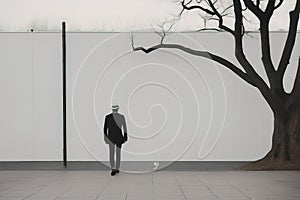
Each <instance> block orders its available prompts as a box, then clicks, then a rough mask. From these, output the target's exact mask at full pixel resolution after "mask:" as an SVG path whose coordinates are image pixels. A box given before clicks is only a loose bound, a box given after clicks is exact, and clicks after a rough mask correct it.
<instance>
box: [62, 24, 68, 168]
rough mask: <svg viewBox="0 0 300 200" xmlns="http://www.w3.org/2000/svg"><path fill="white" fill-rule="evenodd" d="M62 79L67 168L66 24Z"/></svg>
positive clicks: (64, 142) (65, 163)
mask: <svg viewBox="0 0 300 200" xmlns="http://www.w3.org/2000/svg"><path fill="white" fill-rule="evenodd" d="M62 76H63V77H62V78H63V80H62V81H63V99H62V100H63V116H62V119H63V161H64V166H65V167H67V121H66V120H67V107H66V106H67V100H66V98H67V95H66V92H67V91H66V88H67V87H66V84H67V82H66V23H65V22H62Z"/></svg>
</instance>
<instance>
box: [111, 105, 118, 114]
mask: <svg viewBox="0 0 300 200" xmlns="http://www.w3.org/2000/svg"><path fill="white" fill-rule="evenodd" d="M119 108H120V107H119V105H112V107H111V110H112V111H113V112H114V113H117V112H118V110H119Z"/></svg>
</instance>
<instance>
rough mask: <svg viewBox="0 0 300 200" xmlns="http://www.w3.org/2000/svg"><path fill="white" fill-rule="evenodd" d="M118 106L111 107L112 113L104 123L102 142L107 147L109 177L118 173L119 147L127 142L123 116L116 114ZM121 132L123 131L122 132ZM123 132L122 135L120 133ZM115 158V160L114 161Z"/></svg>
mask: <svg viewBox="0 0 300 200" xmlns="http://www.w3.org/2000/svg"><path fill="white" fill-rule="evenodd" d="M118 110H119V106H118V105H113V106H112V113H110V114H108V115H106V117H105V122H104V130H103V132H104V141H105V143H106V144H108V145H109V161H110V166H111V169H112V171H111V175H112V176H114V175H115V174H116V173H119V172H120V171H119V168H120V162H121V147H122V144H123V143H125V142H126V141H127V127H126V121H125V117H124V115H121V114H119V113H118ZM122 130H123V131H122ZM122 132H123V133H122ZM115 157H116V159H115Z"/></svg>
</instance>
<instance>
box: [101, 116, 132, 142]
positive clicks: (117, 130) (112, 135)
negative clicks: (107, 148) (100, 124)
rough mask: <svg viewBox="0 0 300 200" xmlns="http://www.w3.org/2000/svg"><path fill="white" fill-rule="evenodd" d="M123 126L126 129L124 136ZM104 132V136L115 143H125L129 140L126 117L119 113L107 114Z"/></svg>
mask: <svg viewBox="0 0 300 200" xmlns="http://www.w3.org/2000/svg"><path fill="white" fill-rule="evenodd" d="M122 128H123V131H124V136H123V134H122ZM103 132H104V137H107V138H108V139H109V140H110V141H111V142H112V143H113V144H117V145H120V144H122V143H124V142H125V141H126V140H127V127H126V121H125V117H124V116H123V115H121V114H119V113H111V114H109V115H106V117H105V122H104V130H103ZM104 139H105V138H104Z"/></svg>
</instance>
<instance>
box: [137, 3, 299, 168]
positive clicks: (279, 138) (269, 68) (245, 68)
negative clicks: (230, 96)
mask: <svg viewBox="0 0 300 200" xmlns="http://www.w3.org/2000/svg"><path fill="white" fill-rule="evenodd" d="M230 2H231V4H230V5H227V6H225V7H224V5H222V1H221V0H195V1H193V0H190V1H188V2H187V1H186V0H183V1H181V2H180V5H181V7H182V11H181V12H180V14H179V15H181V14H182V13H183V12H184V11H186V10H198V11H199V12H200V13H203V14H204V15H205V19H206V20H213V21H216V22H217V26H216V27H204V28H203V29H200V30H201V31H202V30H218V31H220V30H221V31H225V32H227V33H229V34H230V35H231V36H232V37H233V38H234V43H235V57H236V59H237V60H238V63H239V66H240V67H239V66H238V65H235V64H233V63H232V62H230V61H229V60H228V59H226V58H224V57H222V56H220V55H216V54H213V53H211V52H207V51H199V50H195V49H191V48H188V47H186V46H183V45H180V44H172V43H163V41H164V40H163V38H164V37H165V35H166V34H163V35H162V36H163V37H162V40H161V42H160V43H159V44H157V45H154V46H152V47H150V48H145V47H135V46H134V43H133V39H132V48H133V50H134V51H143V52H145V53H150V52H152V51H155V50H157V49H162V48H166V49H178V50H181V51H183V52H186V53H188V54H192V55H195V56H199V57H204V58H207V59H210V60H213V61H215V62H217V63H219V64H221V65H223V66H224V67H226V68H228V69H229V70H231V71H232V72H233V73H234V74H236V75H237V76H239V77H240V78H241V79H242V80H244V81H246V82H247V83H249V84H250V85H252V86H253V87H255V88H257V89H258V90H259V91H260V93H261V95H262V96H263V97H264V99H265V100H266V102H267V103H268V105H269V106H270V108H271V110H272V111H273V116H274V131H273V138H272V148H271V150H270V151H269V152H268V153H267V155H265V156H264V157H263V158H262V159H260V160H258V161H256V162H254V163H252V164H250V165H248V166H246V167H245V169H258V170H259V169H300V69H299V68H300V66H299V65H300V57H299V60H298V64H297V72H296V78H295V81H294V85H293V88H292V90H291V92H286V91H285V89H284V86H283V77H284V74H285V72H286V69H287V66H288V65H289V63H290V59H291V54H292V52H293V49H294V45H295V40H296V35H297V26H298V21H299V11H300V0H296V4H295V5H294V8H293V10H291V11H290V12H289V17H290V20H289V29H288V33H287V37H286V41H285V45H284V47H283V50H282V54H281V57H280V62H279V64H278V66H275V65H274V62H273V60H272V57H271V49H270V33H269V23H270V19H271V17H272V15H273V13H274V11H275V10H276V9H278V8H279V7H280V6H281V5H282V3H283V0H277V1H276V0H265V1H262V0H232V1H230ZM230 10H232V17H233V20H234V25H233V26H232V27H230V26H227V25H226V24H225V22H224V17H226V16H227V15H230ZM246 11H247V12H250V13H252V14H253V15H254V17H255V18H256V19H257V20H258V22H259V24H258V25H259V34H260V43H261V46H260V48H261V54H262V55H261V61H262V64H263V66H264V70H265V72H266V74H267V78H268V82H266V81H264V80H263V78H262V77H261V76H260V75H259V74H258V73H257V72H256V70H255V68H254V67H253V65H252V64H251V63H250V61H249V60H248V59H247V58H246V55H245V53H244V48H243V38H244V35H245V33H246V31H245V26H244V25H245V23H247V21H248V19H247V18H246V16H245V12H246ZM297 53H299V51H298V52H297Z"/></svg>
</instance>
